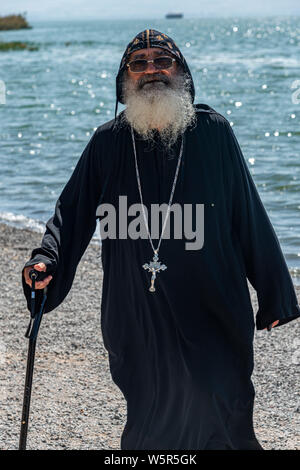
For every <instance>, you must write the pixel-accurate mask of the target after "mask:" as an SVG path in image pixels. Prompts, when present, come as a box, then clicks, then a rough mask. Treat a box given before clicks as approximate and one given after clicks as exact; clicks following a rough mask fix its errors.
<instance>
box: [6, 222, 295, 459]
mask: <svg viewBox="0 0 300 470" xmlns="http://www.w3.org/2000/svg"><path fill="white" fill-rule="evenodd" d="M42 236H43V234H42V233H39V232H34V231H32V230H30V229H27V228H26V229H25V228H24V229H20V228H16V227H13V226H10V225H7V224H5V223H0V248H1V257H0V263H1V272H2V276H1V280H0V282H1V285H0V312H1V314H0V321H1V328H2V331H3V334H2V338H1V340H0V353H1V356H0V381H1V389H0V396H1V400H0V401H1V407H0V417H1V421H0V436H1V437H0V449H3V450H4V449H17V448H18V439H19V431H20V419H21V409H22V400H23V391H24V380H25V369H26V359H27V347H28V340H27V339H26V338H25V337H24V334H25V331H26V328H27V324H28V321H29V312H28V310H27V307H26V302H25V297H24V294H23V289H22V284H21V270H22V267H23V265H24V264H25V262H26V261H27V260H28V259H29V258H30V254H31V251H32V249H33V248H35V247H37V246H39V245H40V242H41V239H42ZM99 255H100V247H99V243H97V242H95V243H90V245H89V246H88V248H87V250H86V252H85V253H84V255H83V257H82V259H81V261H80V263H79V265H78V268H77V272H76V275H75V279H74V282H73V285H72V288H71V291H70V292H69V294H68V295H67V297H66V299H65V300H64V301H63V302H62V304H61V305H60V306H59V307H58V308H57V309H55V310H54V311H53V312H50V313H48V314H45V316H44V318H43V321H42V324H41V329H40V333H39V337H38V343H37V351H36V360H35V369H34V377H33V389H32V400H31V412H30V421H29V430H28V446H27V447H28V449H57V450H58V449H107V450H117V449H119V448H120V447H119V446H120V436H121V433H122V431H123V428H124V425H125V422H126V402H125V399H124V397H123V395H122V393H121V391H120V390H119V389H118V387H117V386H116V385H115V384H114V383H113V381H112V379H111V375H110V370H109V364H108V353H107V351H106V350H105V348H104V346H103V341H102V334H101V329H100V304H101V291H102V269H101V264H100V257H99ZM91 279H92V282H91ZM249 287H250V293H251V300H252V305H253V310H254V313H255V312H256V311H257V298H256V293H255V291H254V290H253V289H252V287H251V286H250V285H249ZM295 289H296V292H297V297H298V300H299V299H300V286H295ZM299 333H300V322H299V321H297V320H294V321H291V322H289V323H288V324H286V325H282V326H281V327H279V328H275V329H274V330H272V331H271V333H268V332H267V331H264V330H263V331H256V330H255V336H254V364H255V366H254V372H253V375H252V381H253V384H254V387H255V391H256V398H255V406H254V429H255V433H256V436H257V438H258V440H259V441H260V443H261V445H262V447H263V448H264V449H266V450H268V449H276V450H277V449H280V450H283V449H293V450H299V449H300V438H299V436H297V435H296V429H297V420H298V419H299V413H300V403H299V397H298V394H297V383H298V382H299V380H298V378H299V372H298V369H299V364H300V355H299V343H300V340H299V337H300V336H299Z"/></svg>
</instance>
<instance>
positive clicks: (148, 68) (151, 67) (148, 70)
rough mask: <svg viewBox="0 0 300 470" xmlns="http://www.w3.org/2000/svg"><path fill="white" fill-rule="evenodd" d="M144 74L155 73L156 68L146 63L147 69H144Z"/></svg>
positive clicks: (150, 63) (151, 63)
mask: <svg viewBox="0 0 300 470" xmlns="http://www.w3.org/2000/svg"><path fill="white" fill-rule="evenodd" d="M145 72H148V73H149V72H150V73H153V72H157V68H156V67H155V65H154V63H153V62H148V63H147V68H146V70H145Z"/></svg>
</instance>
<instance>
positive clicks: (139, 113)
mask: <svg viewBox="0 0 300 470" xmlns="http://www.w3.org/2000/svg"><path fill="white" fill-rule="evenodd" d="M159 76H161V77H162V79H164V80H166V77H165V76H163V75H161V74H159V73H158V74H154V77H153V78H159ZM148 79H149V77H148ZM167 80H169V81H170V82H169V83H167V84H166V83H164V82H161V81H155V82H151V83H147V84H145V85H144V86H143V87H142V88H139V86H138V84H137V83H135V82H133V81H132V80H131V79H130V78H129V77H128V76H127V75H126V74H125V78H124V81H123V96H124V101H125V103H126V109H125V111H124V113H123V115H122V119H121V122H124V121H126V122H127V123H129V124H130V125H131V126H132V127H133V128H134V129H135V130H136V131H137V132H138V133H139V134H140V135H141V137H142V138H143V139H145V140H150V141H153V140H154V138H155V129H156V132H157V131H158V132H159V136H160V139H161V143H162V145H163V146H164V147H165V148H167V149H170V147H171V146H172V145H173V144H174V143H175V142H176V141H177V139H178V136H179V135H181V134H183V133H184V131H185V130H186V128H187V127H188V126H189V125H192V124H195V123H196V119H197V118H196V112H195V109H194V107H193V103H192V97H191V94H190V91H189V83H190V77H189V75H188V74H186V73H183V72H179V73H178V74H177V75H176V76H174V77H171V78H170V79H169V78H168V79H167Z"/></svg>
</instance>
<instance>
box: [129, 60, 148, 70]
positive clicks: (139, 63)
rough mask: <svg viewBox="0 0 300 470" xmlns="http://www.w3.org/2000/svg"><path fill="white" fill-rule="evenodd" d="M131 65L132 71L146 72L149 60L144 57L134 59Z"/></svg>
mask: <svg viewBox="0 0 300 470" xmlns="http://www.w3.org/2000/svg"><path fill="white" fill-rule="evenodd" d="M129 67H130V70H131V71H132V72H144V70H146V68H147V61H146V60H143V59H139V60H134V61H133V62H131V64H130V66H129Z"/></svg>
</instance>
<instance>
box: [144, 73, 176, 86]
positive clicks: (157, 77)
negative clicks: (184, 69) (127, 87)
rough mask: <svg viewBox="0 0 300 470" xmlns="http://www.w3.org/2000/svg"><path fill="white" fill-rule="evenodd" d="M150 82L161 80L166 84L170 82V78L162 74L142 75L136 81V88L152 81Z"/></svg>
mask: <svg viewBox="0 0 300 470" xmlns="http://www.w3.org/2000/svg"><path fill="white" fill-rule="evenodd" d="M152 82H163V83H165V84H166V85H168V84H169V83H170V80H169V79H168V78H167V77H165V76H164V75H159V76H156V78H155V76H152V77H149V78H148V77H147V76H144V77H141V78H140V80H139V82H138V88H142V87H143V86H144V85H146V84H147V83H152Z"/></svg>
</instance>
